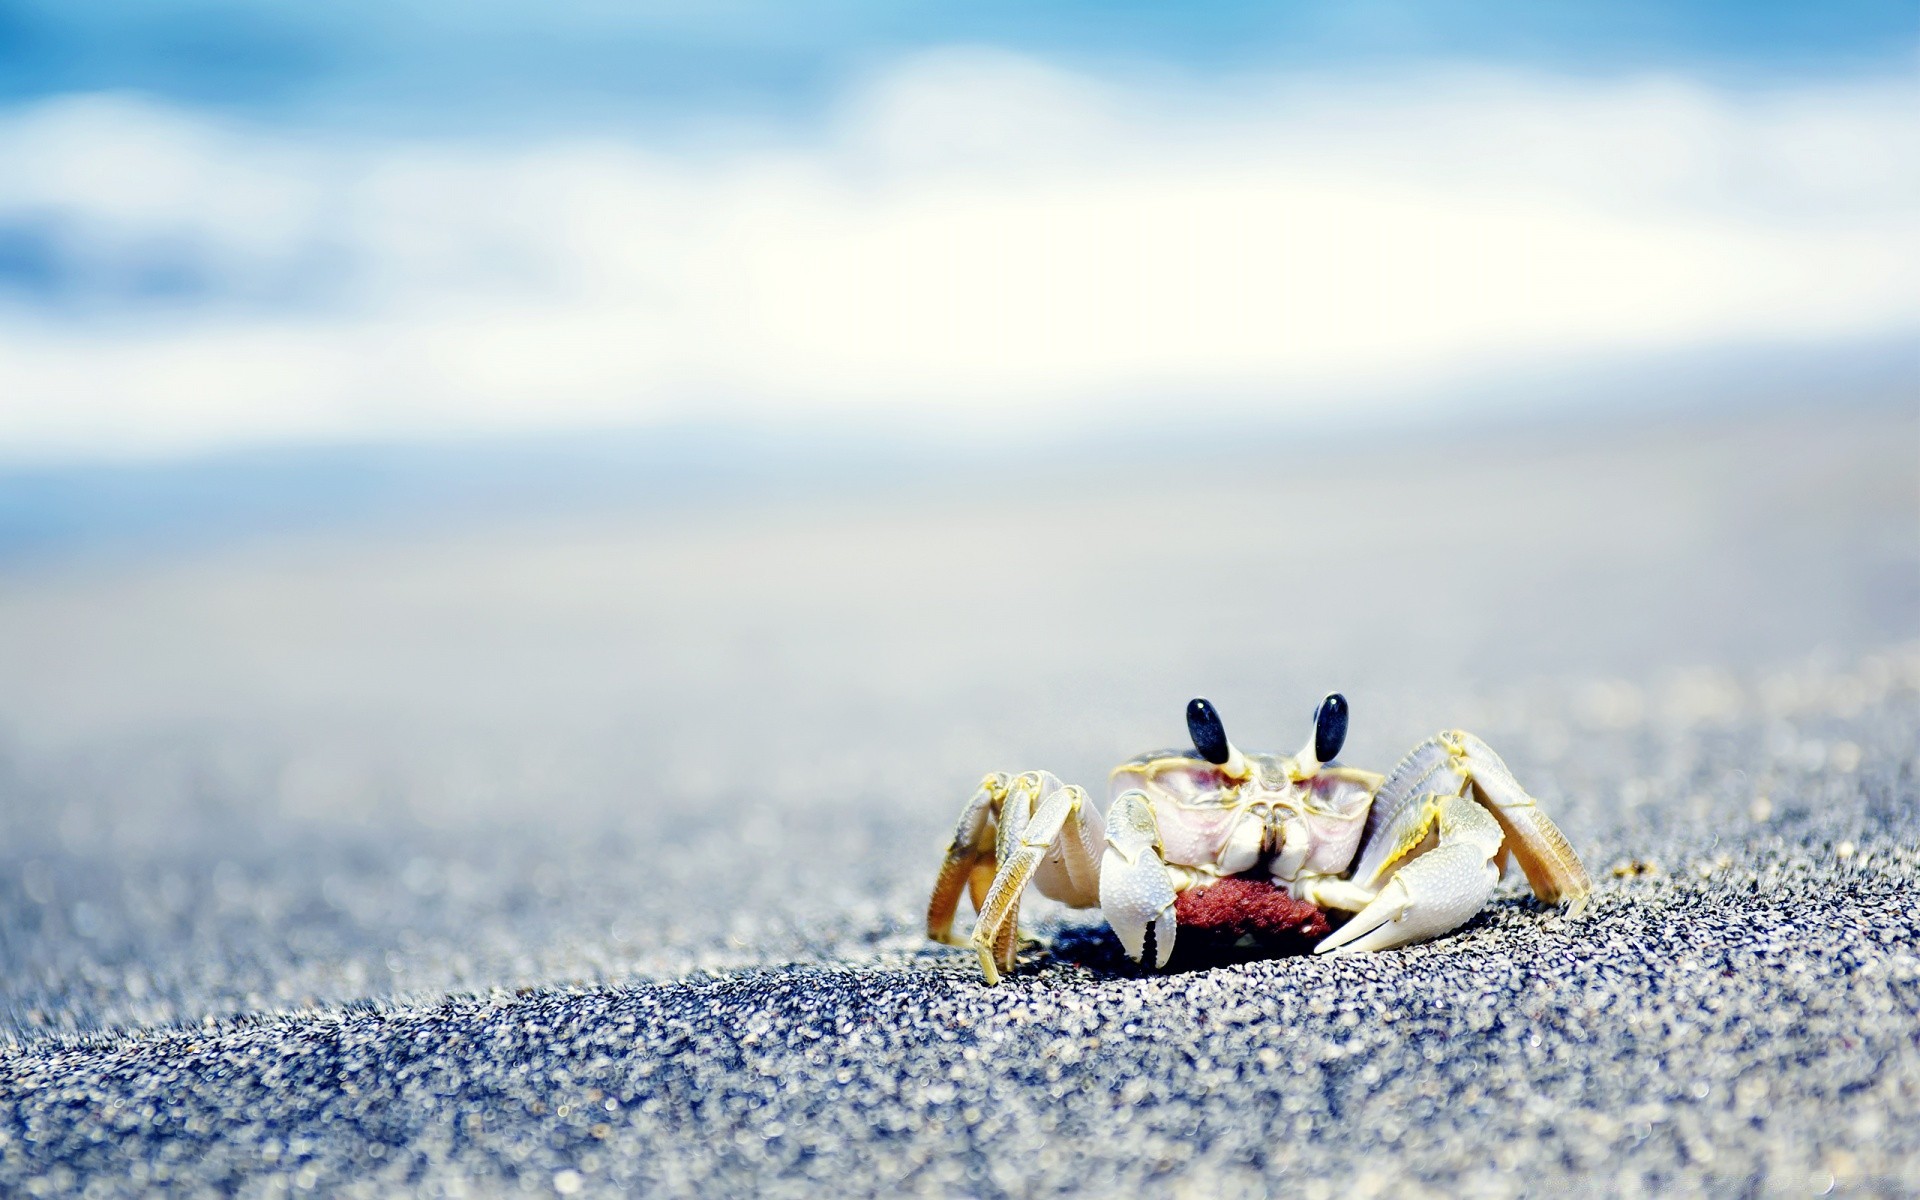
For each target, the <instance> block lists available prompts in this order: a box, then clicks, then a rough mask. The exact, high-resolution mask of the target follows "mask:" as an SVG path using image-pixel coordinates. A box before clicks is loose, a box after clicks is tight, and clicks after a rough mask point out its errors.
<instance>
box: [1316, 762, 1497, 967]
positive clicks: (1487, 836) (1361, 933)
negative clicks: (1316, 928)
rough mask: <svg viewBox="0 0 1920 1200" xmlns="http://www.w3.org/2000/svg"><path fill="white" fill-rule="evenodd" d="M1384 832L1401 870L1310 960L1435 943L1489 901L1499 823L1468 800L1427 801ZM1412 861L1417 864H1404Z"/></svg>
mask: <svg viewBox="0 0 1920 1200" xmlns="http://www.w3.org/2000/svg"><path fill="white" fill-rule="evenodd" d="M1387 832H1388V834H1389V835H1390V836H1391V837H1392V838H1393V841H1394V842H1395V843H1397V844H1398V847H1399V853H1398V854H1397V855H1395V856H1394V861H1395V862H1396V863H1404V865H1399V866H1398V869H1397V870H1394V871H1393V874H1392V875H1391V876H1390V877H1389V878H1388V879H1387V881H1386V883H1385V885H1384V886H1382V887H1381V888H1380V891H1379V892H1378V893H1377V894H1376V895H1375V896H1374V898H1373V899H1372V900H1371V901H1370V902H1368V904H1367V906H1366V907H1365V908H1362V909H1361V910H1360V911H1359V912H1357V913H1355V914H1354V916H1353V919H1352V920H1350V921H1348V922H1347V923H1346V924H1345V925H1342V926H1341V927H1340V928H1339V929H1337V930H1335V931H1334V932H1333V934H1332V935H1331V936H1329V937H1328V938H1327V939H1326V940H1325V941H1322V942H1321V943H1320V944H1319V945H1318V946H1315V947H1314V948H1313V952H1314V953H1315V954H1328V953H1335V954H1358V953H1361V952H1363V951H1367V950H1390V949H1392V948H1393V947H1395V946H1404V945H1406V944H1407V943H1409V942H1417V941H1421V940H1423V939H1425V938H1430V937H1437V936H1439V935H1440V934H1443V933H1446V932H1448V931H1449V930H1453V929H1458V928H1459V927H1460V926H1462V925H1464V924H1466V923H1467V922H1468V921H1469V920H1471V919H1472V917H1473V915H1474V914H1475V913H1477V912H1479V911H1480V909H1481V907H1482V906H1483V905H1485V904H1486V902H1487V897H1489V896H1491V895H1492V894H1493V888H1494V885H1495V884H1496V883H1498V882H1499V879H1500V871H1499V868H1497V867H1496V866H1494V861H1493V860H1494V857H1495V856H1496V855H1497V854H1499V853H1500V848H1501V845H1502V844H1503V841H1504V838H1503V836H1502V833H1501V829H1500V823H1499V822H1498V821H1496V820H1495V819H1494V818H1493V816H1492V814H1490V813H1489V812H1487V810H1486V809H1484V808H1482V807H1480V805H1478V804H1476V803H1474V802H1473V801H1472V800H1468V799H1466V798H1465V797H1462V796H1439V795H1429V796H1426V797H1424V798H1422V799H1421V800H1420V801H1418V802H1416V803H1415V804H1412V805H1409V806H1407V808H1406V809H1405V810H1403V813H1402V817H1401V819H1400V820H1398V821H1396V822H1395V827H1392V828H1390V829H1389V830H1388V831H1387ZM1436 837H1437V844H1435V845H1434V846H1433V848H1432V849H1429V850H1426V851H1425V852H1424V853H1421V852H1420V847H1422V846H1424V845H1426V844H1427V843H1428V840H1429V839H1430V838H1436ZM1413 854H1418V857H1416V858H1411V859H1410V860H1409V859H1408V857H1407V856H1409V855H1413Z"/></svg>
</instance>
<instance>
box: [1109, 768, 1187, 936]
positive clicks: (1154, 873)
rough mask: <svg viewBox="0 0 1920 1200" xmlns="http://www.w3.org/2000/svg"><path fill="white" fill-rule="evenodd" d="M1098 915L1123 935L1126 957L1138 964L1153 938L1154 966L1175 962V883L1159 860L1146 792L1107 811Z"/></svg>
mask: <svg viewBox="0 0 1920 1200" xmlns="http://www.w3.org/2000/svg"><path fill="white" fill-rule="evenodd" d="M1100 913H1101V915H1102V916H1104V917H1106V919H1107V924H1108V925H1111V926H1112V927H1113V932H1114V933H1115V934H1117V935H1119V938H1120V945H1121V946H1122V947H1124V948H1125V949H1126V952H1127V957H1128V958H1131V959H1132V960H1133V961H1135V962H1140V961H1141V960H1142V959H1143V958H1144V957H1145V955H1146V952H1147V934H1148V933H1149V932H1151V933H1152V934H1153V965H1154V966H1156V967H1164V966H1166V965H1167V960H1168V959H1169V958H1171V957H1173V939H1174V935H1175V934H1176V933H1177V932H1178V930H1179V925H1178V923H1177V922H1176V921H1175V920H1174V916H1173V878H1172V876H1170V875H1169V874H1168V873H1167V864H1166V862H1165V860H1163V859H1162V858H1161V857H1160V827H1159V824H1158V823H1157V822H1156V821H1155V820H1154V818H1153V809H1152V807H1151V806H1150V805H1149V804H1148V803H1147V796H1146V793H1145V792H1140V791H1126V792H1122V793H1120V796H1119V798H1118V799H1116V800H1114V802H1113V807H1112V808H1109V809H1108V810H1107V849H1106V852H1105V853H1104V854H1103V855H1101V858H1100Z"/></svg>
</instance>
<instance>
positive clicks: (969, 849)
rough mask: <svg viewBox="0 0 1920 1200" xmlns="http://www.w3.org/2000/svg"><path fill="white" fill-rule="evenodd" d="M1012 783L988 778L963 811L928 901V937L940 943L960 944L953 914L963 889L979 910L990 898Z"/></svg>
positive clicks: (1000, 776) (995, 776)
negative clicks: (1001, 819) (1003, 810)
mask: <svg viewBox="0 0 1920 1200" xmlns="http://www.w3.org/2000/svg"><path fill="white" fill-rule="evenodd" d="M1010 782H1011V780H1009V779H1008V778H1007V776H1006V775H1004V774H993V775H989V776H987V777H986V778H985V779H982V780H981V781H980V787H979V788H978V790H976V791H975V792H974V793H973V799H971V800H969V801H967V806H966V807H965V808H964V809H962V810H960V823H959V825H958V826H957V827H956V828H955V829H954V831H953V842H952V844H951V845H949V846H948V847H947V857H946V859H945V861H943V862H942V863H941V864H940V875H939V877H938V878H937V879H935V880H934V883H933V896H932V898H931V899H929V900H928V901H927V936H928V937H930V938H932V939H933V940H934V941H936V942H946V943H948V944H949V945H957V944H958V943H957V942H955V940H954V937H953V914H954V911H955V910H956V909H958V908H959V907H960V892H961V891H962V889H965V890H967V891H968V892H970V893H971V894H972V899H973V907H974V909H975V910H976V911H978V909H979V908H980V902H981V901H982V900H984V899H985V898H986V894H987V886H988V885H989V884H990V883H992V882H993V876H994V872H995V870H996V869H997V868H998V865H999V864H998V862H997V861H996V859H995V854H994V848H995V845H996V843H997V841H998V825H999V815H1000V806H1001V804H1002V803H1003V802H1004V801H1005V800H1006V798H1007V787H1008V784H1009V783H1010Z"/></svg>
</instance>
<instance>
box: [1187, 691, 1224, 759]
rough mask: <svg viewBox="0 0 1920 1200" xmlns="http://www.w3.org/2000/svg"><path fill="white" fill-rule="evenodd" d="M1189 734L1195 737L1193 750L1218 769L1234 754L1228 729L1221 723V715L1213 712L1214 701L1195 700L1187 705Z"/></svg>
mask: <svg viewBox="0 0 1920 1200" xmlns="http://www.w3.org/2000/svg"><path fill="white" fill-rule="evenodd" d="M1187 732H1188V733H1190V734H1192V735H1193V748H1194V749H1195V750H1198V751H1199V752H1200V757H1201V758H1204V759H1206V760H1207V761H1208V762H1210V763H1212V764H1213V765H1214V766H1216V767H1217V766H1221V765H1222V764H1224V763H1225V762H1226V761H1227V759H1228V757H1229V756H1231V755H1232V753H1233V748H1232V747H1230V746H1228V745H1227V727H1226V726H1225V725H1222V724H1221V723H1220V714H1219V713H1217V712H1215V711H1214V710H1213V703H1212V701H1209V700H1200V699H1195V700H1191V701H1189V702H1188V703H1187Z"/></svg>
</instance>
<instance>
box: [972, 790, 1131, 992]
mask: <svg viewBox="0 0 1920 1200" xmlns="http://www.w3.org/2000/svg"><path fill="white" fill-rule="evenodd" d="M1036 800H1037V801H1038V803H1035V801H1036ZM1100 838H1101V825H1100V819H1099V816H1098V814H1095V813H1094V812H1093V811H1092V808H1091V805H1090V804H1089V802H1088V800H1087V793H1086V792H1085V791H1084V790H1082V789H1081V788H1078V787H1075V786H1073V785H1071V784H1063V783H1061V782H1060V780H1058V779H1057V778H1055V777H1054V776H1052V775H1051V774H1048V773H1047V772H1044V771H1034V772H1029V773H1027V774H1025V775H1022V776H1020V777H1019V778H1017V779H1015V780H1014V781H1013V783H1012V785H1011V786H1010V787H1009V788H1008V790H1007V795H1006V799H1005V800H1004V801H1003V802H1002V803H1001V806H1000V821H999V829H998V837H997V844H996V848H995V849H996V857H997V858H998V860H999V869H998V871H997V872H996V873H995V875H994V877H993V883H992V885H991V886H990V887H988V888H987V894H986V896H985V898H984V899H983V900H982V901H981V904H980V919H979V921H977V922H975V924H974V927H973V936H972V937H971V938H970V939H969V941H970V942H971V944H972V945H973V948H974V951H975V953H977V954H978V955H979V956H980V969H981V971H982V972H983V973H984V974H985V975H986V977H987V982H988V983H990V984H992V983H998V982H999V981H1000V973H1001V972H1002V971H1011V970H1012V969H1013V965H1014V955H1015V952H1016V951H1017V950H1018V948H1019V916H1020V896H1021V893H1023V892H1025V891H1026V888H1027V884H1028V883H1030V882H1033V880H1034V878H1035V876H1036V874H1038V875H1039V877H1040V881H1041V884H1042V887H1041V890H1042V891H1043V892H1045V893H1047V894H1048V895H1051V896H1053V897H1054V898H1055V899H1058V900H1061V901H1063V902H1065V903H1067V904H1072V905H1076V906H1079V907H1085V906H1087V905H1089V904H1092V903H1093V902H1094V899H1095V897H1097V896H1098V890H1097V889H1098V882H1097V880H1098V870H1099V868H1098V866H1097V865H1096V863H1097V860H1096V859H1095V858H1094V857H1093V854H1094V850H1093V848H1094V847H1095V846H1097V845H1099V844H1100Z"/></svg>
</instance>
